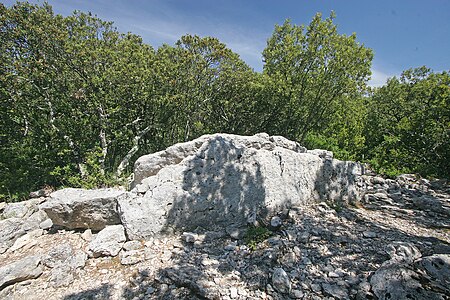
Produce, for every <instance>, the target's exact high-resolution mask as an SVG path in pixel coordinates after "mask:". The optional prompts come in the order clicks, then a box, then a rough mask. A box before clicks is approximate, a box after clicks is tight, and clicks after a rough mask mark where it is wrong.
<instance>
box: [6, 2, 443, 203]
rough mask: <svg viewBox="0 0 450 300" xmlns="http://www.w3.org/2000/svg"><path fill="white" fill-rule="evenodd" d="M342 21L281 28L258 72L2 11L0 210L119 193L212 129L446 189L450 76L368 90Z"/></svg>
mask: <svg viewBox="0 0 450 300" xmlns="http://www.w3.org/2000/svg"><path fill="white" fill-rule="evenodd" d="M333 19H334V15H331V16H330V17H328V18H326V19H322V17H321V15H320V14H317V15H316V16H315V17H314V18H313V20H312V21H311V23H310V24H309V25H308V26H297V25H295V24H292V23H291V22H290V21H286V22H285V23H284V24H283V25H280V26H275V30H274V32H273V34H272V36H271V37H269V39H268V42H267V47H266V49H264V51H263V53H262V54H263V59H264V69H263V72H262V73H257V72H254V71H253V70H252V69H251V68H250V67H249V66H248V65H247V64H246V63H245V62H243V61H242V60H241V59H240V58H239V56H238V55H237V54H236V53H233V52H232V51H231V50H230V49H228V48H227V47H226V45H224V44H223V43H221V42H220V41H219V40H217V39H216V38H212V37H205V38H201V37H198V36H191V35H186V36H183V37H181V38H180V40H179V41H178V42H177V43H176V44H175V45H173V46H170V45H163V46H161V47H159V48H157V49H155V48H153V47H151V46H150V45H147V44H145V43H143V41H142V39H141V38H140V37H139V36H137V35H134V34H131V33H127V34H122V33H119V32H118V31H117V29H116V28H115V27H113V24H112V23H110V22H104V21H102V20H100V19H98V18H97V17H95V16H92V15H91V14H86V13H82V12H75V13H74V14H73V15H71V16H69V17H62V16H60V15H55V14H54V13H53V11H52V8H51V7H50V6H49V5H48V4H43V5H41V6H39V5H31V4H28V3H17V4H15V5H14V6H11V7H9V8H8V7H5V6H4V5H2V4H0V60H1V63H0V67H1V73H0V99H1V103H0V116H1V118H0V128H1V129H0V139H1V140H0V141H1V144H0V200H1V199H6V200H8V201H14V200H17V199H20V198H21V197H22V196H23V195H26V194H27V193H28V192H30V191H31V190H35V189H38V188H41V187H43V186H46V185H48V186H53V187H60V186H83V187H95V186H108V185H112V184H115V183H117V182H119V181H120V180H122V178H125V177H126V176H127V175H128V174H129V173H130V172H131V171H132V166H133V163H134V161H135V160H136V159H137V158H138V157H139V156H140V155H143V154H147V153H151V152H155V151H158V150H162V149H164V148H166V147H167V146H169V145H172V144H174V143H177V142H182V141H187V140H190V139H193V138H195V137H198V136H200V135H202V134H206V133H214V132H227V133H235V134H247V135H249V134H255V133H257V132H267V133H269V134H273V135H275V134H277V135H283V136H285V137H287V138H290V139H293V140H297V141H299V142H300V143H301V144H303V145H305V146H307V147H308V148H315V147H320V148H326V149H329V150H332V151H334V152H335V154H336V156H337V157H338V158H341V159H352V160H360V161H366V162H370V163H371V164H372V165H373V166H374V167H375V168H376V169H377V170H379V171H381V172H384V173H385V174H387V175H395V174H397V173H400V172H417V173H421V174H422V175H424V176H437V177H446V178H449V173H450V166H449V162H448V161H449V160H448V158H449V152H450V151H449V149H450V147H449V138H450V136H449V135H450V129H449V128H450V109H449V107H450V103H449V102H450V100H449V98H450V87H449V84H450V76H449V74H448V73H447V72H443V73H440V74H435V73H432V72H431V71H430V70H428V69H426V68H425V67H422V68H418V69H415V70H408V71H405V72H404V73H403V74H402V76H401V78H399V79H398V78H392V79H390V80H388V82H387V84H386V85H385V86H383V87H381V88H377V89H370V88H368V87H367V81H368V79H369V77H370V75H371V71H370V68H371V61H372V57H373V53H372V51H371V50H370V49H368V48H366V47H364V45H362V44H360V43H358V42H357V40H356V36H355V35H354V34H353V35H350V36H346V35H341V34H339V33H338V32H337V28H336V25H334V24H333Z"/></svg>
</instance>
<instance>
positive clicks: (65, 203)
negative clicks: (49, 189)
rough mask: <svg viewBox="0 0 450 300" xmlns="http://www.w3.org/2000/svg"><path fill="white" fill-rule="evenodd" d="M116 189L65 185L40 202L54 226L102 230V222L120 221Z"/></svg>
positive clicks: (108, 223)
mask: <svg viewBox="0 0 450 300" xmlns="http://www.w3.org/2000/svg"><path fill="white" fill-rule="evenodd" d="M124 193H125V191H123V190H117V189H97V190H85V189H74V188H67V189H62V190H59V191H56V192H54V193H52V194H51V195H50V199H49V200H48V201H46V202H44V203H42V204H41V205H40V209H42V210H44V211H45V212H46V213H47V215H48V217H49V218H50V219H51V220H52V222H53V224H54V225H60V226H64V227H66V228H68V229H87V228H89V229H92V230H102V229H103V228H105V226H106V225H115V224H120V218H119V214H118V212H117V197H119V196H120V195H122V194H124Z"/></svg>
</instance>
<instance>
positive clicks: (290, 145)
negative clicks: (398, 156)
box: [118, 133, 361, 238]
mask: <svg viewBox="0 0 450 300" xmlns="http://www.w3.org/2000/svg"><path fill="white" fill-rule="evenodd" d="M360 174H361V167H360V165H359V164H358V163H355V162H343V161H339V160H335V159H333V154H332V153H331V152H329V151H324V150H312V151H308V150H306V149H305V148H304V147H302V146H300V145H299V144H298V143H296V142H294V141H290V140H288V139H285V138H283V137H280V136H269V135H267V134H264V133H262V134H257V135H254V136H238V135H229V134H215V135H206V136H202V137H200V138H198V139H196V140H193V141H190V142H186V143H180V144H176V145H174V146H172V147H169V148H167V149H166V150H164V151H161V152H157V153H154V154H150V155H145V156H142V157H141V158H139V159H138V160H137V161H136V163H135V172H134V178H135V179H134V182H133V187H134V188H133V190H132V193H130V194H127V195H125V196H123V197H119V199H118V204H119V214H120V216H121V220H122V223H123V224H124V226H125V228H126V230H127V234H128V235H129V236H131V237H133V238H138V237H139V238H145V237H148V236H151V235H153V234H157V233H161V232H164V231H166V230H172V229H188V228H196V227H203V228H208V226H223V227H229V226H241V225H244V224H245V223H246V222H247V221H248V220H249V219H251V218H253V219H255V218H256V219H265V218H267V217H268V216H269V215H271V214H274V213H277V212H279V211H281V210H283V209H285V208H289V207H293V206H297V207H298V206H304V205H308V204H310V203H312V202H316V201H323V200H326V201H344V202H348V201H354V200H355V199H356V198H357V189H356V181H357V179H358V175H360Z"/></svg>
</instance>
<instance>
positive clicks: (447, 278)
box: [0, 175, 450, 299]
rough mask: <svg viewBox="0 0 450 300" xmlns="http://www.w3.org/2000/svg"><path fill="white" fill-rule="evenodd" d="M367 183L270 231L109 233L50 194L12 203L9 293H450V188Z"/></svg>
mask: <svg viewBox="0 0 450 300" xmlns="http://www.w3.org/2000/svg"><path fill="white" fill-rule="evenodd" d="M359 187H360V188H361V190H363V191H364V193H363V196H362V197H363V199H362V201H361V202H360V203H358V204H357V205H356V206H354V207H341V206H339V205H336V204H326V203H324V202H322V203H317V204H315V205H311V206H307V207H299V208H292V209H290V210H286V211H283V212H280V213H279V215H278V216H276V217H274V218H272V220H271V222H270V223H271V224H267V226H268V227H269V228H270V229H271V231H270V236H269V237H267V236H265V234H266V233H267V232H265V231H259V232H258V231H257V232H254V233H253V234H252V235H248V234H247V235H245V232H244V230H241V231H239V230H237V231H233V232H230V231H229V232H226V231H224V230H221V229H217V228H209V229H208V231H205V230H200V229H199V230H198V231H194V232H186V233H179V234H176V235H170V236H161V237H159V238H152V239H150V240H147V241H127V242H125V239H124V237H122V236H121V232H120V230H119V231H117V232H116V233H114V234H115V241H116V243H114V242H108V241H104V242H103V243H102V242H101V240H102V239H101V236H100V235H101V232H102V231H101V232H100V233H92V232H91V231H90V230H86V231H76V230H71V231H70V230H63V229H61V228H59V229H58V228H56V227H55V226H51V224H49V219H46V217H45V216H44V215H42V214H41V213H40V211H36V208H35V207H36V205H37V204H36V203H40V202H43V201H45V198H40V199H36V200H30V201H29V202H28V204H22V206H20V205H16V206H14V207H13V206H11V204H7V205H5V204H4V205H3V206H0V209H1V210H2V218H3V220H2V221H0V227H1V228H0V229H1V231H0V232H1V233H0V241H1V242H2V243H3V244H2V247H0V249H1V251H0V253H2V254H0V299H450V269H449V266H450V219H449V217H450V189H449V187H448V186H447V185H445V184H444V183H443V182H438V181H436V182H429V181H427V180H419V179H416V178H415V177H413V176H411V175H405V176H401V177H399V178H398V179H397V180H395V181H394V180H385V179H383V178H381V177H376V176H363V177H362V178H361V180H360V182H359ZM33 201H34V202H33ZM11 212H15V213H16V215H15V217H10V213H11ZM8 214H9V215H8ZM37 214H38V215H37ZM39 214H41V215H39ZM19 220H22V221H21V222H22V223H20V222H19ZM24 220H25V221H24ZM19 231H23V233H24V234H22V235H20V237H17V236H16V235H15V233H17V232H19ZM25 233H26V234H25ZM114 234H113V235H114ZM259 240H262V241H261V242H258V241H259ZM13 241H14V242H13ZM117 241H119V242H118V243H119V245H120V246H119V247H117ZM124 242H125V243H124ZM105 255H106V256H105Z"/></svg>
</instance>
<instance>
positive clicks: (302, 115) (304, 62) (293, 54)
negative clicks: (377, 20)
mask: <svg viewBox="0 0 450 300" xmlns="http://www.w3.org/2000/svg"><path fill="white" fill-rule="evenodd" d="M333 18H334V14H333V13H332V14H331V16H330V17H329V18H327V19H325V20H322V18H321V15H320V14H316V16H315V17H314V18H313V20H312V21H311V23H310V24H309V26H307V27H306V28H305V27H304V26H297V25H293V24H291V22H290V21H289V20H287V21H286V22H285V23H284V24H283V25H281V26H278V25H277V26H275V31H274V33H273V35H272V36H271V37H270V38H269V40H268V42H267V47H266V49H265V50H264V51H263V57H264V61H265V65H264V74H266V75H268V76H269V77H270V79H271V80H272V81H273V88H275V91H274V93H273V96H274V98H273V100H272V101H273V109H272V113H271V114H270V115H268V117H267V118H266V122H265V125H264V127H266V128H268V129H269V130H268V131H269V132H277V133H278V134H282V135H284V136H286V137H289V138H292V139H297V140H298V141H300V142H304V141H305V139H306V137H307V136H308V134H309V133H312V132H319V133H320V132H321V131H323V130H324V129H326V128H327V126H329V124H330V122H331V121H332V120H333V118H334V116H335V114H336V113H339V112H340V111H342V109H343V104H342V103H343V101H345V99H346V98H348V97H354V96H355V95H358V94H359V93H361V92H362V91H364V89H365V83H366V82H367V80H368V78H369V76H370V74H371V72H370V66H371V61H372V57H373V54H372V51H371V50H370V49H368V48H365V47H364V45H361V44H359V43H358V42H357V41H356V35H355V34H352V35H350V36H346V35H340V34H338V32H337V27H336V25H334V24H333Z"/></svg>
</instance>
